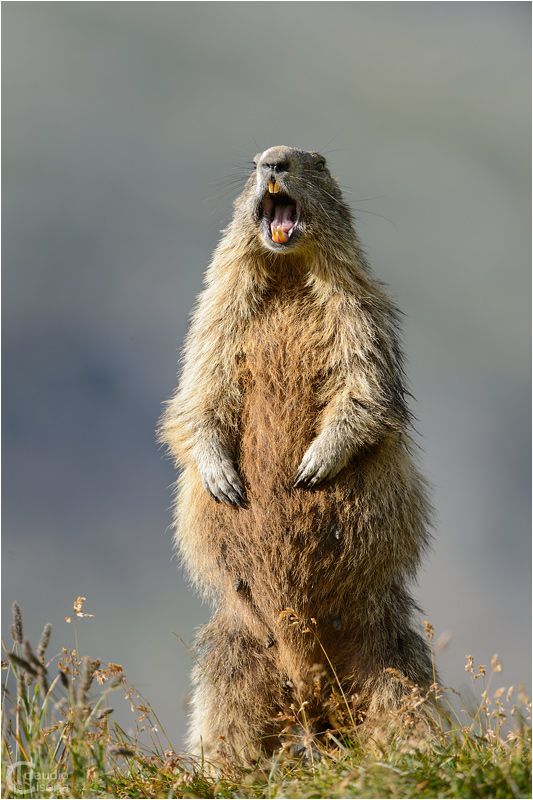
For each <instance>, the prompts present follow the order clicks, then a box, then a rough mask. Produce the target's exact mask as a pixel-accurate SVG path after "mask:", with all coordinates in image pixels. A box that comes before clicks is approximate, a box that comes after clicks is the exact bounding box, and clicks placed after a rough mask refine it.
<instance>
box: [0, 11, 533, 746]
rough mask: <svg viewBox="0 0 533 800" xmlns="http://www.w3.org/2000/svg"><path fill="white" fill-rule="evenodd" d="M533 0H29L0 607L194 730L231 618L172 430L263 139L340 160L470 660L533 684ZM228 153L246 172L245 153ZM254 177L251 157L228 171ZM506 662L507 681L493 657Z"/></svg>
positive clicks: (21, 78)
mask: <svg viewBox="0 0 533 800" xmlns="http://www.w3.org/2000/svg"><path fill="white" fill-rule="evenodd" d="M530 13H531V6H530V4H529V3H527V2H505V3H499V2H473V3H470V2H464V3H453V2H452V3H447V2H421V3H418V2H416V3H409V2H401V3H388V2H341V3H337V2H328V3H323V2H312V3H311V2H297V3H292V2H286V3H285V2H284V3H262V2H257V3H246V2H244V3H241V2H237V3H225V2H210V3H203V2H191V3H189V2H176V3H174V2H168V3H166V2H165V3H157V2H155V3H152V2H150V3H148V2H131V3H130V2H120V3H119V2H117V3H115V2H101V3H90V2H80V3H77V2H76V3H70V2H58V3H55V2H44V3H42V2H38V3H33V2H26V3H18V2H7V3H6V2H5V3H3V4H2V35H3V42H2V44H3V71H2V78H3V81H2V89H3V226H2V244H3V377H4V382H3V389H4V391H3V631H4V636H5V637H6V634H7V637H6V640H7V641H10V637H9V632H8V624H9V622H10V607H11V603H12V601H13V600H16V601H17V602H18V603H19V604H20V606H21V608H22V614H23V620H24V623H25V634H26V635H28V636H29V637H30V640H31V641H32V642H33V644H34V645H35V644H36V643H37V640H38V637H39V634H40V631H41V629H42V627H43V625H44V624H45V623H46V622H52V624H53V626H54V628H53V633H52V642H51V645H50V651H49V652H50V653H53V652H58V651H59V650H60V649H61V648H62V647H64V646H66V645H67V644H69V645H70V646H72V647H74V631H73V626H72V625H68V624H67V623H66V622H65V616H67V615H70V614H72V604H73V602H74V600H75V599H76V598H77V596H78V595H83V596H85V597H86V598H87V601H86V603H85V611H86V612H88V613H91V614H94V618H93V619H83V620H80V621H79V626H78V628H79V631H78V635H79V647H80V654H81V655H85V654H90V655H92V656H93V657H100V658H102V659H104V660H106V661H113V662H116V663H119V664H122V665H123V666H124V670H125V672H126V674H127V676H128V678H129V679H130V680H131V681H132V682H133V683H134V684H135V685H136V686H137V687H138V688H139V689H140V691H142V693H143V694H144V695H145V696H146V697H147V698H148V699H149V701H150V702H151V704H152V706H153V707H154V709H155V710H156V712H157V713H158V715H159V717H160V721H161V723H162V724H163V726H164V728H165V729H166V731H167V733H168V734H169V736H170V737H171V739H172V741H173V743H174V746H175V748H179V747H180V746H181V740H182V735H183V731H184V726H185V717H186V715H185V711H184V707H183V699H184V697H185V696H186V694H187V692H188V687H189V678H188V673H189V670H190V668H191V664H192V659H191V656H190V655H189V653H188V652H187V650H186V648H185V647H184V646H183V644H182V643H181V642H180V641H179V640H178V639H177V638H176V636H174V635H173V632H175V633H177V634H179V635H180V636H181V637H183V639H185V640H186V641H187V642H191V641H192V638H193V631H194V628H195V627H196V626H198V625H200V624H201V623H202V622H203V621H205V620H207V618H208V616H209V609H208V608H207V607H206V606H202V604H201V603H200V601H199V600H198V598H196V597H195V596H194V595H193V593H192V591H191V590H190V588H189V587H188V586H187V584H186V583H185V581H184V578H183V576H182V574H181V573H180V571H179V567H178V564H177V563H176V560H175V558H173V555H172V534H171V531H170V529H169V525H170V521H171V515H170V511H169V507H170V504H171V489H170V486H171V484H172V482H173V480H174V477H175V476H174V473H173V469H172V467H171V465H170V463H169V462H168V461H167V460H166V458H165V456H164V454H163V452H162V451H161V450H160V449H159V448H158V445H157V444H156V441H155V435H154V431H155V428H156V424H157V420H158V417H159V415H160V412H161V404H162V402H163V401H164V400H165V399H166V398H168V397H169V396H170V394H171V393H172V391H173V389H174V386H175V382H176V371H177V358H178V351H179V349H180V347H181V344H182V341H183V337H184V334H185V332H186V329H187V324H188V316H189V312H190V309H191V306H192V304H193V302H194V298H195V296H196V295H197V293H198V292H199V291H200V289H201V286H202V274H203V272H204V269H205V267H206V265H207V263H208V261H209V259H210V254H211V252H212V250H213V248H214V246H215V244H216V242H217V240H218V237H219V231H220V229H221V228H222V227H223V226H224V225H225V223H226V222H227V221H228V218H229V217H230V215H231V203H232V201H233V199H234V197H235V196H236V194H238V192H239V190H240V189H239V187H240V186H242V184H243V183H244V180H245V176H246V174H247V172H248V170H249V168H250V164H251V160H252V157H253V155H254V154H255V153H256V152H258V151H260V150H264V149H266V148H267V147H270V146H272V145H276V144H287V145H291V146H296V147H300V148H304V149H316V150H319V151H321V152H323V153H325V155H326V156H327V158H328V161H329V165H330V168H331V170H332V172H333V173H334V174H336V175H338V176H339V179H340V183H341V185H342V186H343V187H344V189H345V191H346V193H347V194H346V196H347V198H348V199H349V201H350V203H351V205H352V208H353V209H354V212H355V214H356V217H357V219H358V230H359V234H360V236H361V239H362V241H363V244H364V246H365V249H366V251H367V253H368V256H369V258H370V261H371V263H372V265H373V267H374V269H375V272H376V274H377V276H378V277H379V278H380V279H382V280H384V281H386V282H387V283H388V284H389V286H390V288H391V291H392V293H393V294H394V296H395V297H396V299H397V302H398V304H399V305H400V307H401V308H402V310H403V311H404V312H405V314H406V317H405V347H406V351H407V356H408V370H409V376H410V383H411V388H412V391H413V394H414V395H415V397H416V402H415V403H414V404H413V411H414V413H415V415H416V417H417V419H418V422H417V428H418V431H419V432H420V442H421V444H422V447H423V454H422V463H423V469H424V471H425V472H426V473H427V475H428V476H429V479H430V480H431V481H432V483H433V485H434V487H435V490H434V503H435V506H436V509H437V527H436V539H435V546H434V550H433V552H432V554H431V555H430V557H429V558H428V559H427V560H426V563H425V565H424V568H423V570H421V572H420V579H419V585H418V586H417V587H416V588H415V590H414V591H415V596H416V598H417V600H418V602H419V603H420V605H421V607H422V608H423V615H422V617H421V619H427V620H430V621H431V623H432V624H433V625H434V626H435V630H436V636H439V635H441V634H443V633H445V632H449V633H450V634H451V640H450V643H449V645H448V647H447V648H446V650H444V652H443V653H442V654H441V655H440V657H439V662H440V667H441V672H442V676H443V679H444V682H445V683H446V684H448V685H452V686H454V687H455V688H456V689H461V688H462V686H463V685H464V684H465V683H466V679H467V678H469V676H468V675H466V673H465V671H464V665H465V662H466V659H465V655H466V654H467V653H468V654H470V653H471V654H473V655H474V657H475V659H476V662H477V663H482V664H490V660H491V657H492V656H493V654H494V653H498V654H499V655H500V658H501V660H502V662H503V673H502V674H501V675H498V676H497V678H495V680H497V682H498V686H500V685H506V686H509V685H510V684H515V685H518V684H520V683H525V684H526V685H528V684H529V682H530V656H531V619H530V610H531V600H530V597H531V595H530V573H531V555H530V544H531V536H530V533H531V520H530V486H531V478H530V463H531V462H530V445H531V431H530V423H531V414H530V363H531V361H530V343H531V334H530V298H531V291H530V258H531V254H530V242H531V237H530V220H531V208H530V196H531V195H530V174H531V173H530V169H531V167H530V154H531V145H530V142H531V133H530V120H531V103H530V98H531V88H530V76H531V66H530V65H531V60H530V59H531V52H530V30H531V28H530ZM226 179H228V181H226ZM232 179H234V180H232ZM494 688H497V687H496V684H494Z"/></svg>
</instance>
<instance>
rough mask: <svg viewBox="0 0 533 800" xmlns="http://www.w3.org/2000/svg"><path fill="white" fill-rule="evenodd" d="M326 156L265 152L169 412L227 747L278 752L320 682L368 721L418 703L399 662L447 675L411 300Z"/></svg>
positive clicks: (194, 729) (203, 706)
mask: <svg viewBox="0 0 533 800" xmlns="http://www.w3.org/2000/svg"><path fill="white" fill-rule="evenodd" d="M320 158H321V157H319V155H318V154H317V153H307V152H305V151H301V150H295V149H290V148H284V147H278V148H271V149H270V150H268V151H266V152H265V153H263V154H262V155H261V154H260V155H259V156H258V157H257V159H256V161H257V168H256V169H255V170H254V171H253V172H252V174H251V176H250V178H249V180H248V181H247V183H246V186H245V188H244V191H243V192H242V194H241V195H240V197H238V198H237V200H236V202H235V213H234V217H233V220H232V222H231V223H230V225H229V227H228V228H227V229H226V230H225V231H224V233H223V236H222V239H221V241H220V244H219V245H218V247H217V248H216V250H215V253H214V256H213V260H212V262H211V264H210V266H209V268H208V270H207V274H206V280H205V283H206V287H205V289H204V291H203V293H202V294H201V295H200V297H199V299H198V303H197V305H196V308H195V310H194V313H193V316H192V323H191V327H190V331H189V334H188V337H187V340H186V345H185V350H184V358H183V365H182V371H181V377H180V381H179V386H178V390H177V392H176V394H175V396H174V397H173V399H172V400H171V401H170V402H169V403H168V405H167V407H166V411H165V414H164V416H163V419H162V422H161V427H160V438H161V440H162V441H163V442H164V443H165V444H166V445H167V446H168V448H169V451H170V453H171V454H172V456H173V457H174V459H175V462H176V465H177V467H179V468H180V470H181V474H180V477H179V480H178V483H177V495H176V498H177V499H176V510H175V524H176V543H177V546H178V548H179V551H180V554H181V557H182V559H183V563H184V564H185V567H186V569H187V571H188V574H189V576H190V578H191V579H192V581H193V582H194V583H195V584H196V585H197V587H198V588H199V589H200V590H201V592H202V593H203V594H204V595H205V596H206V597H208V598H209V599H210V600H211V601H212V603H213V605H214V616H213V618H212V620H211V621H210V622H209V623H208V624H207V625H206V626H205V627H204V628H203V629H202V630H201V631H200V633H199V635H198V638H197V646H198V651H197V652H198V659H199V662H200V665H197V667H196V668H195V670H194V675H193V681H194V692H193V700H192V715H191V724H190V737H189V745H190V747H191V749H193V750H194V751H195V752H197V753H200V752H201V751H203V753H204V755H205V756H206V757H207V758H211V759H215V760H216V759H217V757H219V756H220V755H221V753H224V752H225V753H226V754H228V753H229V754H235V753H239V754H240V755H241V756H242V757H243V758H244V759H245V760H248V761H252V760H253V759H254V758H256V757H258V756H259V754H266V755H268V754H269V753H271V752H273V751H274V750H275V748H276V747H279V745H280V739H279V734H280V731H281V730H282V728H283V727H284V725H285V723H286V720H283V719H282V715H284V714H285V715H286V714H288V715H289V716H290V715H291V713H292V712H291V710H290V706H291V704H292V703H296V706H299V704H300V703H301V702H302V700H306V699H307V700H308V701H309V704H310V705H309V710H310V716H311V707H313V709H314V710H313V714H314V717H313V718H314V723H313V724H314V728H315V729H316V730H318V729H320V727H322V728H326V727H327V726H328V724H329V723H330V722H331V707H330V706H331V703H330V698H331V689H327V688H326V689H324V686H326V685H327V681H328V680H329V682H330V684H329V685H330V686H331V685H333V686H335V684H336V682H337V679H338V681H339V682H340V684H341V687H342V691H343V692H344V694H345V696H346V698H347V699H348V705H349V706H350V708H351V714H352V716H353V718H354V719H356V720H357V721H359V720H363V719H366V720H367V724H368V721H369V720H371V719H375V718H378V717H382V716H383V715H384V714H386V713H387V711H391V710H393V709H394V707H395V706H396V704H397V703H398V698H399V693H400V688H399V683H398V681H397V680H394V679H393V678H392V677H390V674H389V673H387V672H386V671H385V670H386V668H387V667H392V668H395V669H396V670H399V671H400V672H401V673H403V674H404V675H405V676H407V677H408V678H409V679H410V680H412V681H414V682H417V683H419V684H420V685H422V686H426V687H427V686H428V685H429V684H430V683H431V681H432V673H431V663H430V659H429V657H428V652H427V648H426V643H425V640H424V639H422V638H421V637H420V636H419V634H418V633H416V632H415V630H414V629H413V623H412V619H411V618H412V613H413V610H414V608H415V606H414V603H413V601H412V599H411V597H410V595H409V592H408V588H407V587H408V584H409V582H410V581H411V580H412V579H413V578H414V576H415V572H416V570H417V567H418V565H419V563H420V559H421V556H422V554H423V552H424V549H425V548H426V546H427V545H428V540H429V534H428V527H429V524H430V516H431V512H430V506H429V504H428V500H427V495H426V485H425V482H424V480H423V478H422V477H421V475H420V474H419V472H418V469H417V467H416V465H415V463H414V460H413V450H414V449H415V448H414V445H413V443H412V440H411V438H410V435H409V426H410V415H409V411H408V409H407V405H406V389H405V383H404V374H403V369H402V353H401V347H400V344H399V340H398V311H397V309H396V308H395V306H394V304H393V303H392V302H391V300H390V298H389V296H388V295H387V293H386V292H385V290H384V289H383V287H382V285H381V284H380V283H379V282H378V281H377V280H376V279H375V278H374V276H373V274H372V272H371V271H370V269H369V267H368V264H367V262H366V260H365V257H364V255H363V253H362V251H361V248H360V244H359V241H358V238H357V235H356V233H355V231H354V228H353V224H352V217H351V213H350V210H349V208H348V206H347V205H346V204H345V202H344V201H343V199H342V196H341V193H340V191H339V189H338V186H337V183H336V181H335V180H334V179H333V178H332V177H331V175H330V173H329V171H328V169H327V168H324V167H323V165H321V164H320ZM265 164H272V165H273V167H272V170H273V171H270V172H269V169H267V168H266V167H265ZM280 165H283V169H281V166H280ZM273 174H275V177H276V179H277V180H278V182H279V184H280V186H281V189H282V191H284V192H287V193H288V194H290V196H291V197H293V198H294V199H296V200H298V201H299V202H300V204H301V207H302V217H303V222H302V225H303V229H302V233H301V235H300V236H299V238H298V240H297V241H296V240H295V244H294V246H293V247H292V249H291V248H288V249H283V248H279V249H278V250H275V249H272V246H271V244H270V243H266V242H265V239H264V235H263V233H262V232H261V230H260V226H259V222H258V218H257V209H258V207H259V204H260V200H261V198H262V197H263V196H264V193H265V191H266V189H267V187H268V181H269V178H270V177H271V176H272V175H273ZM299 469H300V473H299V474H300V475H301V474H302V472H303V475H304V479H303V482H301V483H300V484H299V485H298V487H296V488H295V486H294V484H295V480H296V476H297V474H298V471H299ZM313 475H314V476H315V478H316V479H317V483H316V485H315V486H314V487H312V488H309V486H310V485H311V484H312V480H313V477H312V476H313ZM225 481H229V483H231V482H232V481H233V485H235V486H237V490H239V491H240V489H239V486H240V485H241V484H242V487H243V489H242V492H241V494H242V495H245V497H246V502H245V503H243V504H242V505H243V507H240V506H239V505H238V494H233V495H232V497H233V500H234V501H235V504H233V505H230V504H229V502H224V501H222V502H220V501H219V500H215V499H213V497H212V496H211V495H210V494H209V493H208V492H207V491H206V490H205V489H204V484H206V483H209V484H210V485H211V487H212V492H211V493H212V494H213V493H214V495H215V497H222V498H223V499H224V493H223V491H222V490H221V489H220V487H221V486H223V485H227V484H226V483H225ZM237 490H236V491H237ZM221 492H222V494H221ZM226 499H228V498H227V497H226ZM229 499H230V500H231V498H229ZM287 609H292V611H293V615H291V614H285V615H284V614H283V613H282V612H283V611H285V610H287ZM291 623H292V624H291ZM324 651H325V652H326V653H327V656H328V658H329V661H330V663H328V660H327V659H326V657H325V655H324ZM317 664H320V665H322V667H321V668H319V667H317V666H316V665H317ZM320 669H323V673H324V674H325V675H326V676H327V679H323V678H322V679H321V683H320V685H321V687H322V688H321V689H320V691H319V690H318V689H317V686H318V684H317V679H316V676H317V674H318V673H319V672H320ZM317 670H318V672H317ZM333 670H334V672H333ZM324 680H325V683H324ZM336 691H337V694H339V688H338V687H337V690H336ZM280 712H281V715H280ZM220 737H223V738H220Z"/></svg>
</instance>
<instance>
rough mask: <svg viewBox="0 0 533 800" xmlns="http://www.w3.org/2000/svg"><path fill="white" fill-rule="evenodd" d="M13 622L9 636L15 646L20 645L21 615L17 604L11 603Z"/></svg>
mask: <svg viewBox="0 0 533 800" xmlns="http://www.w3.org/2000/svg"><path fill="white" fill-rule="evenodd" d="M12 612H13V622H12V624H11V628H10V630H11V636H12V637H13V641H14V642H15V644H22V638H23V637H22V614H21V612H20V607H19V605H18V603H13V606H12Z"/></svg>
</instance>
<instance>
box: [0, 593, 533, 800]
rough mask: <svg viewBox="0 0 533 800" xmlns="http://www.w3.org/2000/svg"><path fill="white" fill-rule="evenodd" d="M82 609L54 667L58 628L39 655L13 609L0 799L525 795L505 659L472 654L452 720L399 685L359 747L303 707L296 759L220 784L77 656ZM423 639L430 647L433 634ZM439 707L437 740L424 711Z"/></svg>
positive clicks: (109, 667) (136, 698) (111, 673)
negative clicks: (123, 712)
mask: <svg viewBox="0 0 533 800" xmlns="http://www.w3.org/2000/svg"><path fill="white" fill-rule="evenodd" d="M84 600H85V598H82V597H79V598H78V599H77V600H76V602H75V603H74V636H75V649H71V648H69V647H66V648H64V649H63V650H62V651H61V653H60V654H59V655H58V656H54V657H53V658H51V659H50V660H49V661H46V650H47V647H48V644H49V640H50V633H51V626H50V625H46V626H45V628H44V630H43V634H42V636H41V639H40V641H39V644H38V645H37V647H36V648H35V650H34V649H33V648H32V646H31V645H30V643H29V642H28V640H27V639H24V636H23V626H22V616H21V613H20V609H19V607H18V605H17V604H16V603H15V604H14V605H13V624H12V626H11V636H12V639H13V644H12V646H11V648H10V649H7V648H6V646H5V645H4V651H5V654H6V655H5V661H2V668H3V669H4V670H5V675H6V680H5V683H4V684H3V686H2V712H3V713H2V718H3V723H2V797H3V798H12V797H16V798H30V797H31V798H49V797H50V798H52V797H53V798H63V797H65V798H66V797H80V798H81V797H87V798H100V797H102V798H104V797H110V798H130V797H132V798H133V797H161V798H192V797H198V798H204V797H205V798H225V797H228V798H300V797H301V798H304V797H308V798H321V797H324V798H351V797H354V798H355V797H362V798H401V797H405V798H407V797H408V798H438V797H443V798H444V797H446V798H455V797H456V798H459V797H460V798H485V797H486V798H522V797H523V798H528V797H531V722H530V719H531V706H530V703H529V700H528V698H527V697H526V696H525V694H524V690H523V687H519V688H518V689H517V690H515V689H514V687H512V686H511V687H509V688H508V689H507V688H504V687H499V688H495V687H494V682H495V679H496V676H497V675H498V673H499V672H500V671H501V664H500V661H499V659H498V658H497V656H495V657H494V658H493V660H492V663H491V668H490V671H489V672H487V669H486V668H485V666H483V665H479V666H476V665H475V663H474V659H473V658H472V657H471V656H467V664H466V667H465V669H466V671H467V672H469V673H470V675H471V679H472V684H473V693H472V698H473V702H471V703H469V705H470V706H471V708H470V710H469V711H464V712H459V714H456V713H455V712H454V711H453V710H452V705H451V704H448V703H447V701H446V697H447V695H448V694H449V693H450V692H451V690H444V689H440V688H439V687H437V686H436V685H434V686H433V687H432V688H431V691H430V693H429V695H424V694H422V693H421V691H420V689H418V687H416V686H413V685H412V684H410V683H409V682H408V681H405V679H403V678H402V677H401V676H399V675H398V680H399V681H401V683H402V685H403V686H404V688H405V699H404V704H403V708H402V709H401V711H400V712H398V714H397V715H395V716H394V717H393V718H391V719H387V722H386V725H384V726H383V727H381V728H380V727H376V729H375V733H374V732H373V733H372V735H370V736H367V738H366V740H365V741H362V740H361V739H360V738H359V737H358V733H357V730H356V731H355V732H354V731H352V733H351V734H350V731H330V732H329V733H327V734H325V735H322V736H321V737H320V738H316V737H314V736H313V735H312V733H311V732H310V731H306V730H305V708H304V706H303V705H302V707H301V708H294V720H292V726H291V728H294V726H295V724H296V725H298V726H300V730H301V736H300V737H299V748H297V750H298V751H299V752H298V755H297V756H295V755H294V749H295V748H294V747H291V745H290V742H287V744H286V745H285V746H284V748H282V750H281V752H280V754H279V756H278V757H277V758H276V759H275V760H274V761H273V763H272V764H271V766H270V768H269V769H268V771H265V770H264V769H259V768H257V769H255V770H253V769H244V768H240V767H239V766H237V760H235V761H234V762H232V763H229V762H228V763H227V764H226V765H225V766H224V767H223V768H222V770H221V771H220V772H219V774H218V776H217V777H214V776H212V775H211V774H210V772H209V770H208V769H207V768H204V767H207V765H202V764H201V763H198V762H197V761H196V762H195V761H194V760H193V759H192V758H191V757H187V756H186V755H185V754H182V753H180V752H178V751H176V750H175V749H174V748H173V747H172V745H171V743H170V742H169V741H168V739H167V737H166V735H165V733H164V731H163V729H162V728H161V725H160V723H159V721H158V719H157V717H156V715H155V713H154V711H153V710H152V708H151V706H150V704H149V703H148V702H147V701H146V700H145V699H144V698H143V697H142V696H141V695H140V694H139V693H138V692H137V691H136V690H135V688H134V687H132V686H131V685H130V684H129V683H128V681H127V679H126V677H125V675H124V672H123V670H122V667H121V666H120V665H118V664H104V663H103V662H102V661H100V660H99V659H93V658H89V657H87V656H85V657H83V658H82V657H80V656H79V649H78V619H79V618H82V617H84V616H90V615H89V614H85V613H84V611H83V603H84ZM67 621H71V618H70V617H67ZM426 636H428V638H429V639H430V641H432V640H433V629H432V627H431V626H430V625H428V624H427V623H426ZM53 673H57V674H55V676H53ZM11 685H13V689H12V690H11V689H10V688H8V687H10V686H11ZM115 692H118V693H122V694H123V695H125V697H126V699H127V700H128V701H129V703H130V704H131V709H132V712H133V725H134V732H133V734H127V733H126V732H125V731H124V730H123V728H122V727H121V726H120V725H119V724H118V723H117V722H116V720H115V718H114V715H113V711H114V709H113V707H112V703H113V699H112V698H113V695H114V693H115ZM435 699H436V705H435ZM431 701H433V707H435V708H436V711H435V712H434V713H433V717H432V718H433V723H432V724H431V726H430V729H429V728H428V726H427V725H425V726H422V727H421V725H420V722H419V721H417V720H418V719H419V718H417V714H416V711H417V709H419V707H420V705H423V704H425V703H428V704H429V703H430V702H431Z"/></svg>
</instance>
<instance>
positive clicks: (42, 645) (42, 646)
mask: <svg viewBox="0 0 533 800" xmlns="http://www.w3.org/2000/svg"><path fill="white" fill-rule="evenodd" d="M51 633H52V623H51V622H47V623H46V625H45V626H44V628H43V632H42V633H41V638H40V639H39V644H38V645H37V653H38V655H39V656H40V658H44V654H45V652H46V648H47V647H48V645H49V644H50V635H51Z"/></svg>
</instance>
